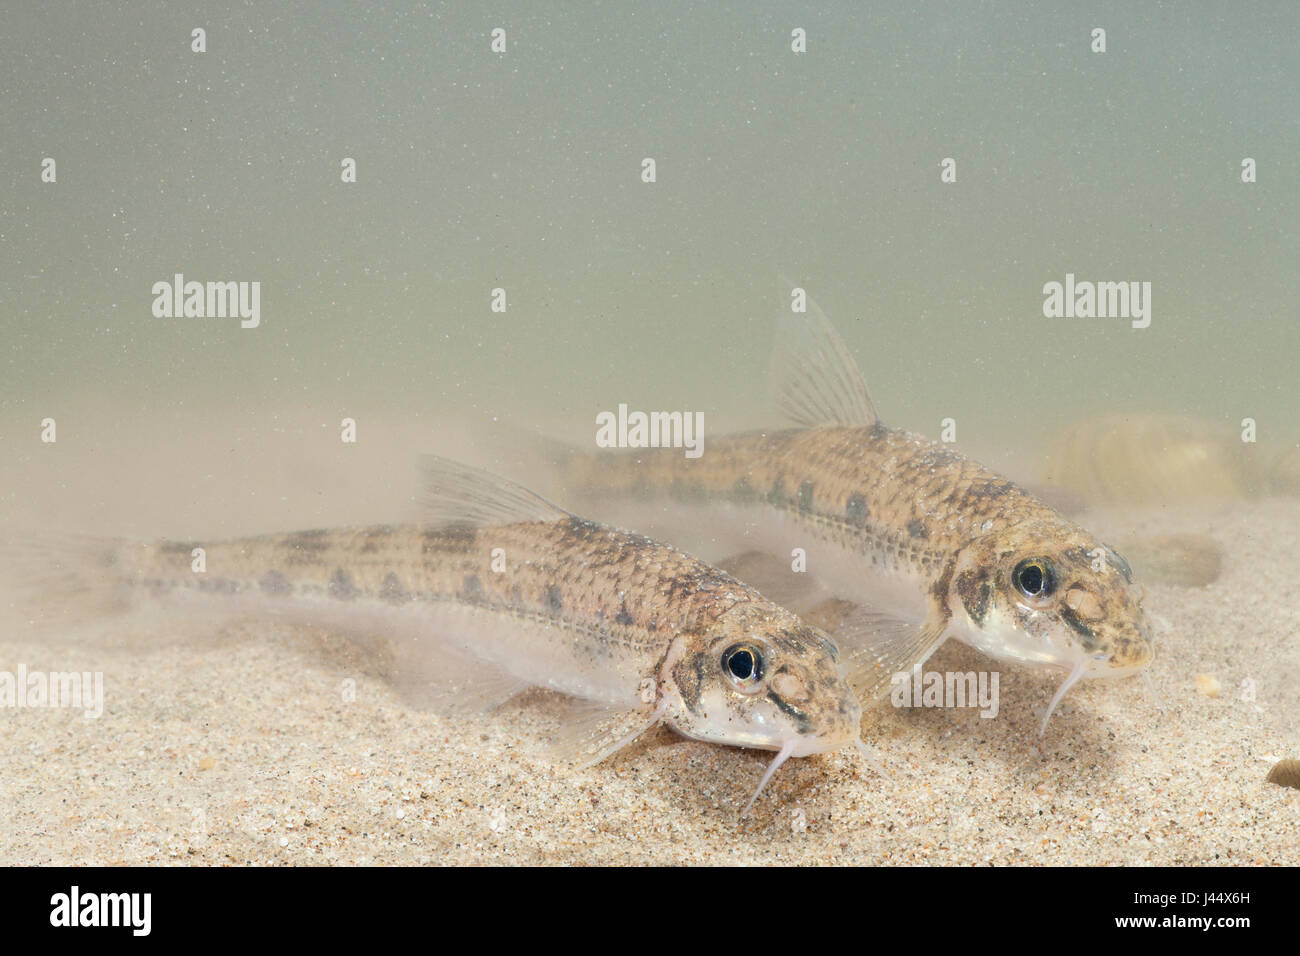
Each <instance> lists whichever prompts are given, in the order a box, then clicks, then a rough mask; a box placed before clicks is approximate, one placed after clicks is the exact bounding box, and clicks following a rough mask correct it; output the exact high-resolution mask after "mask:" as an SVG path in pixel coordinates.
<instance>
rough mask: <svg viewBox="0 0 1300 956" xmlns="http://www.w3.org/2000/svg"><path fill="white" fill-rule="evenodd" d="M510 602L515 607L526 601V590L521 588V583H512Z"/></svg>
mask: <svg viewBox="0 0 1300 956" xmlns="http://www.w3.org/2000/svg"><path fill="white" fill-rule="evenodd" d="M510 603H511V604H513V605H514V606H515V607H518V606H519V605H521V604H523V603H524V592H523V591H521V590H519V585H517V584H512V585H511V586H510Z"/></svg>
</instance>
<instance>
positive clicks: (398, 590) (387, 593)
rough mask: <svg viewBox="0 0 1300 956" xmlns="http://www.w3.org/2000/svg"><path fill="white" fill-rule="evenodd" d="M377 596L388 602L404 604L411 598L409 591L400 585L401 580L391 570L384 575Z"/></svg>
mask: <svg viewBox="0 0 1300 956" xmlns="http://www.w3.org/2000/svg"><path fill="white" fill-rule="evenodd" d="M379 597H380V599H381V600H384V601H387V602H388V603H389V604H405V603H406V602H407V601H409V600H411V593H410V592H409V591H407V590H406V588H404V587H403V586H402V582H401V581H400V580H399V579H398V577H397V575H396V574H394V573H393V572H392V571H389V572H388V574H387V575H386V576H385V577H384V583H383V585H382V586H381V587H380V588H379Z"/></svg>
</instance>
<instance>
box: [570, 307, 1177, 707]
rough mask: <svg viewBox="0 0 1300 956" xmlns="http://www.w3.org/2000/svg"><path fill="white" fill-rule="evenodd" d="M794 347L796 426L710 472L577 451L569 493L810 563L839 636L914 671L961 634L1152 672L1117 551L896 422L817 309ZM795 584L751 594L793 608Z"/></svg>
mask: <svg viewBox="0 0 1300 956" xmlns="http://www.w3.org/2000/svg"><path fill="white" fill-rule="evenodd" d="M785 333H786V334H785V336H784V339H783V341H779V342H778V348H777V355H778V357H779V359H780V364H779V366H778V368H779V373H778V374H780V375H781V393H780V394H781V399H782V405H783V407H784V408H785V410H786V411H787V413H788V414H789V416H790V417H791V418H793V419H794V420H795V421H796V423H797V425H798V427H795V428H791V429H783V430H774V431H760V432H753V433H748V434H740V435H728V436H720V437H718V436H710V438H709V440H708V442H707V445H706V448H707V451H706V452H705V454H704V455H703V456H702V457H700V458H698V459H695V460H690V459H685V458H683V457H682V456H681V455H680V454H673V453H672V452H671V451H659V450H637V451H627V452H620V453H616V454H612V455H611V454H609V453H582V454H574V455H571V456H570V457H569V460H568V462H567V465H566V469H565V473H564V484H565V486H566V488H567V489H568V490H569V491H570V492H572V493H573V494H574V495H575V496H576V497H577V498H579V499H581V500H583V501H584V502H586V503H587V507H588V508H589V510H594V513H596V514H599V515H605V514H606V510H607V509H609V510H610V511H619V512H621V513H623V514H624V515H628V514H631V513H633V512H639V517H638V518H631V519H629V518H627V517H624V518H623V520H625V521H626V520H632V521H638V522H639V525H638V526H642V527H644V528H645V529H646V530H653V532H654V533H656V534H658V535H660V536H662V537H665V538H666V540H677V539H679V538H680V536H681V535H682V534H684V533H687V532H690V531H697V532H698V530H699V529H700V528H701V527H704V526H705V523H707V526H708V527H709V528H710V529H713V530H715V531H716V532H717V534H718V536H720V537H723V538H725V539H726V541H727V544H728V545H730V546H731V547H732V548H739V549H742V550H746V551H753V550H757V551H761V552H764V553H766V554H768V555H771V556H773V557H775V558H777V559H780V560H782V561H784V562H790V561H791V556H792V555H798V554H799V553H800V552H802V553H803V554H804V555H805V557H806V570H807V572H808V574H809V575H813V576H815V577H816V578H817V579H818V580H819V581H820V582H821V583H822V584H823V585H825V586H826V587H827V588H828V589H829V590H830V592H831V594H832V595H833V596H834V597H836V598H839V599H844V600H848V601H852V602H854V603H855V604H858V605H860V606H861V607H862V608H864V609H865V610H864V611H863V613H861V614H858V615H857V616H856V619H848V620H846V623H845V625H844V626H843V627H841V628H840V629H838V630H836V631H835V632H834V634H835V636H836V638H837V639H840V638H841V637H842V636H844V635H846V634H847V635H848V637H849V639H850V640H851V641H852V642H853V643H855V644H859V645H863V646H869V647H872V646H873V647H875V648H876V650H877V653H878V655H879V656H880V657H881V659H882V660H888V661H892V662H896V663H897V664H898V665H899V667H898V669H899V670H900V671H906V670H908V669H910V667H911V666H912V665H913V664H914V663H917V662H919V661H922V660H924V658H925V657H926V656H928V655H929V653H930V652H932V651H933V650H934V649H935V648H936V647H937V646H938V645H939V644H940V643H941V642H942V641H943V640H944V639H946V638H948V637H953V638H957V639H959V640H962V641H964V642H966V643H968V644H970V645H972V646H973V647H975V648H977V649H979V650H980V651H982V652H984V653H986V654H988V655H990V656H992V657H994V658H997V659H999V660H1004V661H1012V662H1018V663H1024V664H1031V665H1040V666H1049V667H1058V668H1063V669H1065V670H1067V671H1068V672H1069V674H1070V678H1069V679H1068V680H1067V683H1066V685H1065V686H1066V687H1068V686H1069V685H1070V684H1072V683H1073V682H1074V681H1075V680H1078V679H1080V678H1082V677H1102V676H1121V675H1125V674H1130V673H1135V672H1137V671H1140V670H1141V669H1143V668H1144V667H1146V666H1147V664H1148V663H1149V662H1150V660H1151V658H1152V653H1153V652H1152V646H1151V642H1150V630H1149V627H1148V625H1147V622H1146V618H1145V615H1144V613H1143V611H1142V608H1141V595H1142V589H1141V588H1140V586H1138V585H1136V584H1134V582H1133V576H1132V571H1131V569H1130V567H1129V565H1128V563H1127V562H1126V561H1125V560H1124V559H1123V558H1122V557H1121V556H1120V555H1119V554H1118V553H1117V552H1116V551H1114V549H1112V548H1110V547H1108V546H1107V545H1105V544H1104V543H1102V542H1100V541H1098V540H1097V539H1096V538H1094V537H1093V536H1092V535H1091V534H1089V533H1088V532H1087V531H1086V530H1085V529H1083V528H1081V527H1079V526H1078V525H1076V524H1074V523H1073V522H1072V521H1070V520H1068V519H1067V518H1065V517H1063V516H1062V515H1060V514H1058V513H1057V512H1056V511H1054V510H1053V509H1052V508H1050V507H1049V506H1047V505H1046V504H1044V503H1043V502H1041V501H1040V500H1038V499H1037V498H1036V497H1035V496H1033V495H1032V494H1030V493H1029V492H1028V491H1026V490H1025V489H1023V488H1021V487H1020V486H1019V485H1017V484H1016V483H1015V482H1012V481H1010V480H1008V479H1006V478H1004V477H1002V476H1000V475H997V474H995V473H994V472H992V471H990V470H988V469H986V468H984V467H983V466H981V465H979V464H977V463H976V462H974V461H971V460H970V459H968V458H965V457H963V456H962V455H959V454H957V453H956V452H955V451H953V450H951V449H950V448H948V447H947V446H945V445H943V444H940V443H937V442H932V441H929V440H926V439H924V438H921V437H919V436H916V435H913V434H910V433H907V432H904V431H899V430H896V429H891V428H888V427H886V426H884V425H883V424H881V423H880V421H879V420H878V418H877V416H876V413H875V408H874V405H873V404H872V403H871V400H870V398H869V396H868V394H867V391H866V386H865V383H864V382H863V381H862V378H861V374H860V373H859V372H858V369H857V365H856V363H855V362H854V360H853V358H852V356H851V355H849V353H848V351H847V348H846V347H845V346H844V343H843V342H842V341H841V340H840V338H839V336H838V334H837V333H835V331H834V329H833V328H832V327H831V326H830V323H829V322H828V321H827V320H826V319H825V317H824V316H822V315H821V314H820V313H819V312H817V310H816V307H815V306H811V311H810V312H809V313H808V314H807V315H806V316H803V317H800V316H798V315H796V316H795V317H794V318H793V320H792V321H791V322H787V323H786V324H785ZM629 506H630V510H629ZM796 549H799V551H796ZM792 576H793V575H791V574H789V573H786V575H785V577H786V578H787V580H786V581H784V582H783V581H780V580H774V579H773V576H772V575H768V576H766V579H758V578H755V579H751V578H749V577H747V578H746V579H747V580H750V583H753V584H755V585H757V586H758V587H759V588H760V590H762V591H763V592H764V593H766V594H768V595H769V596H771V597H773V598H774V599H776V600H784V598H782V597H781V594H782V593H783V591H784V590H785V589H786V588H787V587H788V585H789V584H790V582H789V580H788V579H789V578H791V577H792ZM777 577H779V575H778V576H777ZM855 631H856V632H860V633H854V632H855ZM864 641H865V644H864ZM886 685H887V682H886V683H882V682H881V681H878V680H877V681H875V682H873V683H872V684H871V685H870V687H869V688H867V689H866V691H865V692H866V693H867V694H868V695H877V694H879V693H881V692H882V691H883V690H884V688H885V686H886ZM1063 690H1064V688H1063ZM1058 700H1059V696H1058ZM1054 705H1055V701H1054V702H1053V705H1052V706H1054ZM1049 713H1050V708H1049Z"/></svg>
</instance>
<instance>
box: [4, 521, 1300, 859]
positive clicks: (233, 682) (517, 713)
mask: <svg viewBox="0 0 1300 956" xmlns="http://www.w3.org/2000/svg"><path fill="white" fill-rule="evenodd" d="M1084 523H1085V524H1087V525H1089V526H1090V527H1093V528H1095V529H1097V530H1098V531H1100V532H1101V533H1102V534H1103V536H1106V535H1108V534H1110V533H1111V532H1112V530H1114V531H1115V533H1116V536H1118V533H1119V532H1124V531H1129V530H1136V531H1138V532H1142V533H1149V534H1154V533H1166V532H1171V531H1197V532H1205V533H1209V534H1210V535H1212V536H1213V537H1214V538H1216V539H1217V540H1218V541H1219V542H1220V543H1221V544H1222V545H1223V547H1224V549H1225V561H1224V568H1223V574H1222V577H1221V578H1220V580H1219V581H1218V582H1217V583H1216V584H1214V585H1212V586H1210V587H1208V588H1203V589H1195V590H1189V589H1180V588H1174V587H1160V586H1152V587H1150V593H1149V597H1148V600H1147V606H1148V607H1149V609H1150V610H1151V611H1152V613H1153V615H1154V617H1155V619H1156V621H1157V625H1158V639H1159V656H1158V659H1157V662H1156V664H1155V665H1154V667H1153V669H1152V672H1151V676H1152V678H1153V681H1154V684H1155V689H1156V692H1157V694H1158V696H1159V699H1160V702H1161V704H1162V705H1163V709H1160V708H1158V707H1157V706H1156V704H1155V703H1154V702H1153V700H1152V698H1151V696H1150V693H1149V692H1148V690H1147V688H1146V686H1145V685H1144V683H1143V682H1142V681H1141V680H1140V679H1129V680H1122V681H1117V682H1093V683H1089V684H1086V685H1083V686H1081V687H1079V688H1077V689H1076V690H1074V691H1073V692H1071V694H1070V695H1069V697H1067V698H1066V700H1065V702H1064V703H1063V704H1062V706H1061V707H1060V709H1059V711H1058V713H1057V714H1056V715H1055V716H1054V717H1053V719H1052V723H1051V726H1050V727H1049V729H1048V732H1047V735H1046V737H1044V738H1041V739H1040V738H1039V736H1038V733H1037V729H1038V721H1039V719H1040V716H1041V713H1042V709H1043V707H1044V706H1045V704H1046V702H1047V700H1048V699H1049V697H1050V695H1051V694H1052V692H1053V690H1054V689H1055V683H1056V680H1057V679H1058V678H1049V677H1048V676H1046V675H1042V674H1034V673H1030V672H1028V671H1025V670H1021V669H1017V668H1007V667H1001V668H999V667H998V666H997V665H994V664H992V663H991V662H987V661H985V660H983V659H982V658H980V657H979V656H978V655H977V654H975V653H974V652H971V651H969V650H967V649H965V648H962V647H959V646H954V645H950V646H948V647H945V648H943V649H941V650H940V652H939V653H938V654H937V655H936V656H935V657H934V658H933V659H932V661H931V663H930V664H929V665H928V666H927V669H933V670H940V671H946V670H954V671H966V670H981V669H984V670H991V669H998V670H1000V681H1001V684H1000V690H1001V710H1000V712H999V714H998V716H997V717H996V718H993V719H984V718H981V717H980V716H979V715H978V713H977V712H976V711H975V710H969V709H968V710H958V709H928V710H927V709H912V710H898V709H895V708H893V707H890V706H888V705H887V704H886V705H883V706H880V707H877V708H875V709H874V710H873V711H872V712H871V713H869V714H868V716H867V718H866V719H865V720H864V725H863V726H864V735H865V737H866V739H867V740H868V741H869V742H870V743H871V744H872V746H873V747H874V748H875V750H876V751H877V752H878V754H879V755H880V758H881V760H882V761H883V763H884V764H885V765H886V767H887V769H888V770H889V776H888V777H885V778H882V777H880V776H878V775H876V774H875V773H873V772H872V771H871V770H870V769H869V768H868V767H866V766H865V765H864V763H863V761H862V760H861V758H860V757H858V756H856V755H853V754H847V753H846V754H832V755H823V756H819V757H812V758H807V759H804V760H797V761H791V762H790V763H788V764H787V765H786V767H785V768H784V769H783V770H782V771H781V772H780V773H779V774H778V775H777V776H776V778H775V779H774V781H773V783H772V785H770V786H769V788H768V790H767V791H766V792H765V793H764V794H763V796H762V797H761V798H760V799H759V801H758V803H757V804H756V805H755V809H754V810H753V811H752V813H751V815H750V816H749V817H748V818H746V819H744V820H740V819H738V811H739V809H740V808H741V807H742V806H743V805H744V803H745V801H746V800H747V799H748V797H749V795H750V793H751V791H752V789H753V787H754V786H755V784H756V783H757V780H758V778H759V776H760V775H761V773H762V771H763V768H764V765H765V763H766V761H767V759H768V756H769V755H765V754H762V753H758V752H751V751H743V750H738V749H732V748H725V747H717V746H711V745H707V744H701V743H695V742H691V741H686V740H683V739H681V738H678V737H676V736H675V735H674V734H672V733H671V732H669V731H665V730H657V731H655V732H652V733H650V734H648V735H646V736H645V737H644V738H643V739H642V740H641V741H639V742H638V743H636V744H635V745H633V746H632V747H630V748H628V749H627V750H625V751H624V752H622V753H621V754H619V755H617V756H616V757H615V758H613V759H611V760H610V761H608V762H607V763H606V764H603V765H600V766H598V767H595V768H592V769H589V770H585V771H576V770H573V769H570V768H568V767H566V766H557V765H555V764H553V763H551V762H550V760H549V758H548V756H547V751H546V739H547V737H548V735H549V733H550V731H551V730H552V729H553V728H554V726H555V723H556V720H557V718H558V714H559V713H560V708H559V705H558V703H557V701H556V700H555V699H554V698H553V697H550V696H548V695H546V694H542V693H531V694H529V695H526V696H525V697H523V698H520V699H518V700H516V701H514V702H511V703H510V704H508V705H506V706H505V707H504V708H503V709H501V710H499V711H497V712H496V713H494V714H491V715H488V716H484V717H478V718H472V719H458V720H447V719H441V718H439V717H436V716H433V715H430V714H428V713H425V712H421V711H419V710H416V709H413V708H411V707H409V706H407V705H406V704H405V703H404V701H403V700H402V698H401V697H399V696H398V695H397V693H396V692H395V691H394V690H393V689H392V687H391V685H390V684H389V683H388V682H387V681H386V680H385V679H384V678H383V676H382V674H381V673H380V668H378V667H377V666H375V665H374V663H373V662H369V661H366V660H365V659H364V655H362V654H360V653H358V652H357V651H356V649H355V648H353V649H351V650H349V649H348V648H339V647H338V642H337V640H336V639H332V638H330V637H329V636H328V635H324V634H321V633H318V632H312V631H308V630H304V629H301V628H294V627H291V626H287V625H283V624H265V623H250V624H240V625H237V626H225V627H222V626H220V625H211V624H205V623H203V622H186V623H184V624H183V625H178V624H167V623H165V622H158V621H154V622H140V623H132V624H130V625H123V624H121V623H120V622H119V623H115V624H113V625H112V626H111V627H110V626H109V625H108V624H107V623H105V625H104V626H103V627H102V628H99V627H92V628H91V629H89V632H88V633H87V634H86V635H84V636H83V637H81V638H72V637H67V636H65V637H64V638H63V639H61V640H60V641H58V642H57V643H50V642H48V641H47V642H44V643H35V642H34V641H32V640H30V639H29V640H22V639H15V636H14V633H13V632H12V631H7V632H5V633H4V634H3V639H2V640H0V670H8V671H10V672H13V671H15V670H16V668H17V667H18V665H20V664H23V665H25V666H26V667H27V669H28V670H29V671H31V670H63V671H68V670H83V671H102V672H103V674H104V681H105V696H106V706H105V709H104V713H103V716H102V717H101V718H100V719H98V720H87V719H85V718H84V717H83V716H81V715H80V714H79V713H76V712H71V711H68V710H49V709H45V710H37V709H9V710H6V711H0V726H3V733H0V765H2V766H3V767H4V770H5V772H4V774H3V775H0V808H2V809H3V816H4V819H5V826H4V827H3V828H2V829H0V863H4V864H175V863H182V864H205V865H224V864H241V865H242V864H256V865H263V864H340V863H341V864H474V863H492V864H515V863H524V864H536V863H556V864H564V863H577V864H621V863H632V864H642V863H695V864H708V863H720V864H750V863H794V864H911V863H930V864H980V863H992V864H1049V865H1050V864H1164V865H1182V864H1205V863H1227V864H1270V863H1291V864H1294V863H1296V862H1300V792H1297V791H1295V790H1290V789H1286V788H1283V787H1279V786H1276V785H1272V784H1267V783H1265V776H1266V775H1267V773H1268V771H1269V769H1270V767H1271V766H1272V765H1273V764H1274V763H1275V762H1276V761H1277V760H1278V759H1281V758H1284V757H1300V734H1298V733H1297V715H1300V650H1298V647H1300V645H1298V642H1297V639H1296V634H1297V632H1298V631H1300V534H1297V533H1296V532H1297V530H1300V502H1295V501H1282V500H1273V501H1264V502H1256V503H1249V504H1233V505H1223V506H1216V507H1214V508H1212V509H1201V510H1199V511H1192V510H1189V511H1184V512H1178V513H1170V512H1161V513H1159V514H1154V515H1150V514H1149V515H1146V516H1133V515H1125V516H1116V515H1112V516H1097V515H1094V516H1091V517H1089V518H1087V519H1086V520H1085V522H1084ZM1198 675H1206V676H1202V677H1201V680H1200V688H1201V689H1199V690H1198V680H1197V677H1198ZM1210 678H1212V679H1213V680H1211V679H1210ZM349 682H355V684H354V688H355V691H354V694H353V693H352V692H351V688H352V687H353V684H351V683H349ZM1215 682H1217V686H1218V688H1219V691H1218V696H1212V695H1211V694H1212V693H1213V688H1214V685H1215ZM1252 688H1253V694H1252V693H1251V690H1252ZM1206 690H1209V691H1211V694H1207V693H1206V692H1205V691H1206ZM349 698H353V699H349Z"/></svg>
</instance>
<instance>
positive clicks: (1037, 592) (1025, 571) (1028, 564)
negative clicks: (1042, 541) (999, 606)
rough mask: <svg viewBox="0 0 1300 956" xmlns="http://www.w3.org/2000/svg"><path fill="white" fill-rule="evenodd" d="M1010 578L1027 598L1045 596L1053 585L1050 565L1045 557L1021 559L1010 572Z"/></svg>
mask: <svg viewBox="0 0 1300 956" xmlns="http://www.w3.org/2000/svg"><path fill="white" fill-rule="evenodd" d="M1011 580H1012V581H1013V582H1015V585H1016V587H1017V588H1018V589H1019V591H1020V593H1021V594H1023V595H1024V596H1025V597H1027V598H1035V599H1037V598H1045V597H1047V596H1048V595H1050V594H1051V593H1052V590H1053V588H1054V587H1055V582H1054V581H1053V579H1052V566H1051V565H1050V564H1048V562H1047V560H1046V559H1045V558H1027V559H1026V560H1024V561H1021V562H1020V563H1019V564H1017V565H1016V569H1015V570H1014V571H1012V572H1011Z"/></svg>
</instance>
